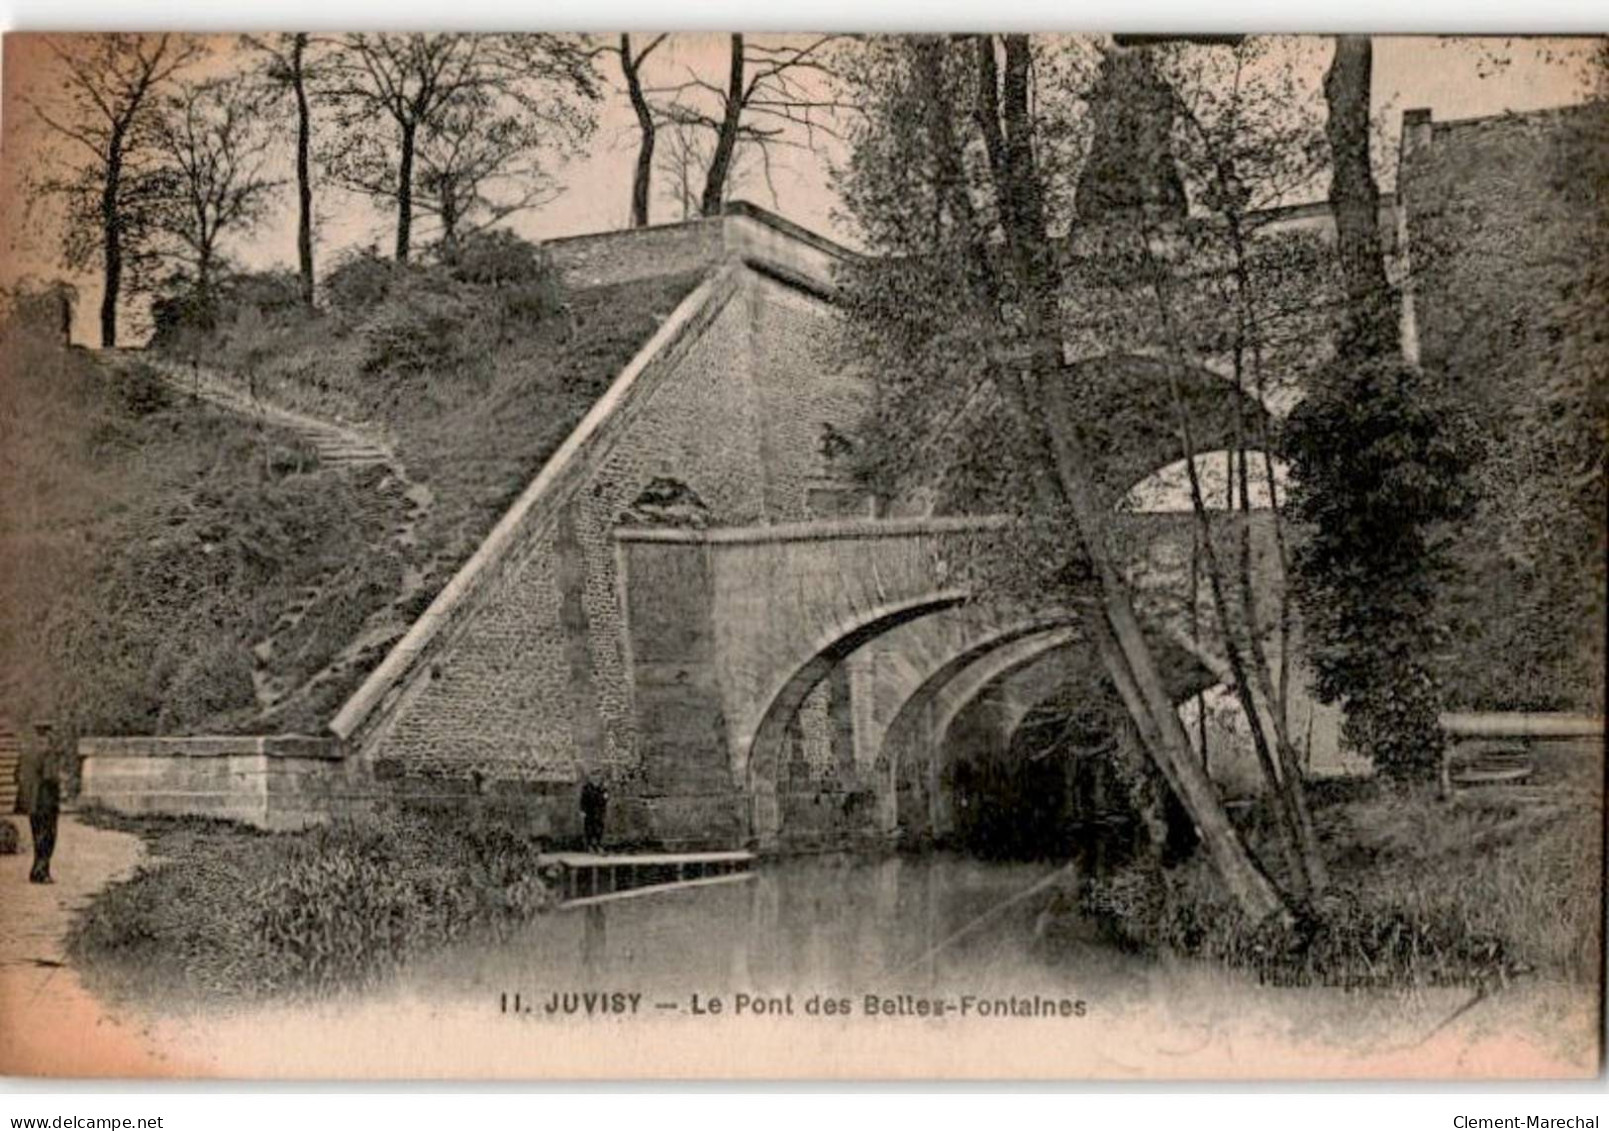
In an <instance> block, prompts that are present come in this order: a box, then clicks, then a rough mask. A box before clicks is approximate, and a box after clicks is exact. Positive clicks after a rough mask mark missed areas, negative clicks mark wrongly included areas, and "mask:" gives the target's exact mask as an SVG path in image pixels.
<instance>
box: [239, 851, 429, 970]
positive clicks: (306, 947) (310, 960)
mask: <svg viewBox="0 0 1609 1131" xmlns="http://www.w3.org/2000/svg"><path fill="white" fill-rule="evenodd" d="M399 863H400V861H398V859H397V853H396V851H395V849H394V846H392V845H391V844H388V843H387V842H386V840H385V839H384V838H383V837H382V836H381V835H380V834H379V833H378V832H377V831H376V830H373V829H364V828H361V827H358V826H354V825H341V826H337V827H335V828H333V829H320V830H318V831H317V832H315V833H314V834H313V835H312V836H310V837H307V838H304V839H299V840H296V841H292V842H291V846H290V849H289V851H288V852H287V853H286V854H285V858H284V859H283V860H282V861H281V863H280V866H279V867H278V868H277V869H276V871H275V873H274V874H273V875H272V876H270V877H268V878H267V879H266V880H265V881H263V882H261V883H259V884H258V885H257V886H255V887H254V888H252V889H251V891H250V892H249V893H247V895H246V905H247V906H248V907H251V908H253V916H254V922H255V926H256V934H257V935H258V936H259V937H260V938H261V939H262V940H263V943H264V946H265V947H266V950H267V955H266V963H265V965H266V969H265V970H264V974H265V975H266V979H267V981H268V982H269V983H270V984H276V985H283V984H286V983H294V984H296V985H297V986H299V987H301V988H305V989H313V990H322V989H332V988H335V987H338V986H342V985H361V984H364V983H366V982H368V981H369V980H370V979H372V978H373V977H374V976H375V975H376V974H378V973H380V972H382V971H384V970H387V969H390V968H391V967H393V966H394V965H396V964H397V963H398V962H400V961H401V960H402V957H403V955H404V954H406V953H407V951H408V950H409V948H410V946H412V945H413V944H415V942H416V941H417V937H418V936H420V935H428V934H429V933H431V929H432V927H433V926H434V924H433V923H432V922H431V921H430V919H429V917H427V916H426V915H425V914H424V908H423V906H422V903H421V900H420V897H419V892H418V891H417V890H416V889H415V888H414V886H413V883H412V881H411V879H410V878H409V876H408V874H407V872H406V870H405V869H403V868H401V867H399V866H398V865H399Z"/></svg>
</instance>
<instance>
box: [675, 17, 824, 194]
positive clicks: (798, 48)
mask: <svg viewBox="0 0 1609 1131" xmlns="http://www.w3.org/2000/svg"><path fill="white" fill-rule="evenodd" d="M841 38H842V37H840V36H832V35H827V36H820V37H817V38H815V39H812V40H809V41H807V42H803V43H787V42H783V43H777V44H770V45H767V44H760V43H755V42H753V41H752V40H747V39H745V37H744V36H742V35H737V34H734V35H733V36H732V37H731V45H730V49H729V51H728V54H727V73H726V77H725V81H724V82H723V83H719V84H718V83H714V82H711V81H710V80H709V79H707V78H705V77H703V76H701V75H698V74H689V75H688V76H687V78H685V79H684V80H683V81H681V82H679V83H674V84H671V85H669V86H665V87H658V88H655V89H654V90H653V91H651V93H653V94H656V95H660V96H663V97H665V98H668V101H663V102H661V103H660V107H659V110H660V115H661V117H662V118H663V119H665V120H668V121H672V122H675V123H677V124H678V125H681V126H685V127H692V128H699V129H703V130H707V131H708V132H709V133H710V134H711V136H712V137H713V139H714V144H713V146H712V148H711V150H710V157H709V163H708V165H707V166H706V168H705V174H704V186H703V189H702V190H701V192H700V193H699V211H700V212H701V213H702V214H703V215H705V216H713V215H715V214H717V213H719V212H720V210H721V205H722V204H723V203H724V202H725V200H726V194H727V190H728V187H729V186H730V184H731V179H732V169H733V165H734V163H735V162H736V159H737V154H738V151H739V148H740V147H741V146H743V145H745V144H747V145H749V146H752V147H754V148H755V149H756V150H757V151H758V152H759V153H760V155H761V159H762V161H764V162H765V163H766V165H767V167H769V162H770V152H771V150H773V149H775V148H782V147H786V148H811V147H814V146H815V145H816V143H817V135H818V134H821V135H825V136H828V137H837V136H839V134H838V129H837V126H836V124H835V122H836V116H837V115H838V114H839V113H840V112H841V111H844V110H848V109H851V108H852V107H851V105H850V104H849V103H847V102H843V101H840V100H839V99H838V98H837V97H836V96H835V95H834V93H833V90H832V85H833V78H834V76H833V70H832V68H831V66H830V65H829V63H828V58H827V56H828V52H829V51H830V49H831V47H832V45H833V44H834V43H836V42H837V41H838V40H839V39H841Z"/></svg>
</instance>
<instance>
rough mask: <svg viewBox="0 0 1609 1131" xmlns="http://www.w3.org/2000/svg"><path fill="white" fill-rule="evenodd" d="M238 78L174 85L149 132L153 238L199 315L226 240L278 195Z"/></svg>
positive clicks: (262, 137)
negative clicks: (177, 268)
mask: <svg viewBox="0 0 1609 1131" xmlns="http://www.w3.org/2000/svg"><path fill="white" fill-rule="evenodd" d="M258 120H259V119H258V117H257V115H256V113H255V107H254V106H253V104H252V101H251V98H250V96H249V93H248V90H247V88H246V85H245V83H244V82H243V81H242V80H241V79H238V78H221V79H212V80H209V81H206V82H200V83H189V82H180V83H179V84H178V85H177V89H176V90H175V91H174V93H173V94H171V95H169V96H168V97H167V98H165V99H164V100H163V102H162V116H161V117H160V118H159V119H158V120H157V121H156V123H155V125H154V128H153V129H154V144H155V147H156V149H157V151H158V155H159V156H158V161H159V164H158V166H157V174H156V176H157V184H158V186H159V187H158V188H157V190H156V200H157V208H156V212H155V216H154V221H153V222H154V224H155V227H156V230H157V231H158V232H159V233H160V234H161V236H162V237H165V239H164V242H165V243H166V244H167V246H166V247H163V248H162V249H161V250H160V254H162V255H164V256H166V257H168V258H171V259H175V260H177V261H178V262H179V263H180V264H181V265H182V266H183V267H184V269H185V270H186V271H187V272H188V273H189V274H190V275H191V277H192V281H193V283H194V287H195V296H196V299H197V301H198V302H199V304H200V305H201V308H202V309H203V311H208V310H210V309H211V304H212V299H213V287H214V283H215V282H216V274H217V270H218V266H219V259H220V251H219V241H220V240H221V239H222V238H223V236H224V235H225V234H226V233H229V232H234V233H245V232H249V231H250V230H251V229H252V228H253V227H254V226H255V225H256V224H257V223H258V222H259V221H260V220H261V219H262V216H263V212H264V209H265V208H266V206H267V204H268V202H269V199H270V198H271V196H272V194H273V192H274V190H275V189H276V188H278V187H279V183H280V182H278V181H276V180H273V179H271V178H270V177H268V175H267V173H266V171H265V169H266V164H267V160H268V147H269V138H268V136H267V134H265V133H264V132H263V131H262V130H261V129H259V128H257V122H258Z"/></svg>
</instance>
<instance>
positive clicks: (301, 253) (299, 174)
mask: <svg viewBox="0 0 1609 1131" xmlns="http://www.w3.org/2000/svg"><path fill="white" fill-rule="evenodd" d="M306 49H307V33H306V32H298V33H297V35H296V38H295V40H294V41H293V42H292V45H291V89H292V90H293V91H294V92H295V95H296V205H297V216H296V256H297V260H298V262H299V264H300V268H301V277H302V278H301V281H302V303H303V305H305V306H307V307H309V308H311V307H312V305H313V177H312V172H311V170H310V168H309V150H311V148H312V142H313V119H312V112H311V110H310V109H309V108H308V104H307V75H306V72H305V71H304V70H303V65H302V55H303V52H304V51H306Z"/></svg>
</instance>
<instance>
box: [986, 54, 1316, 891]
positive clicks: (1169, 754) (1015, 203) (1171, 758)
mask: <svg viewBox="0 0 1609 1131" xmlns="http://www.w3.org/2000/svg"><path fill="white" fill-rule="evenodd" d="M1004 42H1005V71H1004V83H1003V86H1002V87H1001V88H998V89H999V91H1000V94H1001V95H1003V98H1002V105H1001V116H1000V118H995V116H994V114H993V113H982V114H980V122H981V124H983V125H984V127H985V140H986V145H987V148H988V151H989V156H990V165H991V168H992V169H993V170H994V172H995V179H996V196H997V198H998V199H999V200H1000V211H1001V214H1002V217H1003V219H1004V220H1005V226H1006V240H1007V244H1008V246H1009V248H1010V252H1011V256H1012V259H1013V261H1014V264H1015V267H1016V271H1017V273H1018V277H1019V280H1020V282H1021V284H1022V293H1023V296H1024V301H1023V314H1024V317H1025V322H1026V326H1025V330H1026V336H1027V339H1028V342H1029V343H1030V346H1031V349H1032V358H1033V361H1032V366H1033V371H1034V378H1035V380H1034V382H1033V384H1034V386H1035V387H1036V388H1037V390H1038V394H1039V395H1038V398H1037V399H1038V400H1039V401H1040V403H1039V404H1037V405H1036V404H1033V403H1032V401H1033V400H1034V399H1035V398H1033V397H1032V396H1031V392H1032V391H1031V390H1029V393H1030V397H1029V403H1028V404H1027V405H1026V406H1025V407H1026V408H1027V410H1028V416H1029V418H1030V419H1039V420H1041V421H1043V422H1044V427H1045V429H1046V432H1047V433H1048V436H1049V439H1050V446H1051V455H1052V456H1053V458H1054V467H1055V472H1056V480H1057V483H1058V485H1059V487H1060V491H1061V494H1062V496H1063V498H1064V499H1065V501H1066V503H1067V505H1068V507H1069V509H1070V510H1071V511H1072V514H1073V519H1074V521H1075V522H1076V523H1077V525H1078V529H1079V534H1080V536H1081V538H1082V540H1083V543H1084V547H1085V552H1086V553H1087V554H1088V556H1089V559H1090V562H1091V564H1092V565H1093V566H1094V569H1095V573H1096V576H1097V579H1098V581H1099V584H1100V589H1101V605H1102V613H1103V614H1104V615H1097V616H1094V617H1091V618H1090V619H1091V621H1092V627H1093V628H1094V630H1095V632H1096V638H1097V642H1098V643H1099V644H1100V645H1101V654H1102V658H1103V660H1105V661H1106V663H1107V665H1108V672H1109V674H1110V675H1111V676H1112V680H1113V682H1114V683H1115V684H1116V685H1117V688H1118V692H1119V694H1120V695H1121V696H1122V698H1123V700H1124V703H1125V705H1126V706H1127V707H1128V709H1129V712H1130V714H1131V715H1132V716H1133V718H1134V721H1135V724H1136V726H1137V727H1138V728H1139V730H1140V733H1141V736H1142V737H1143V738H1144V739H1145V741H1146V746H1147V748H1148V750H1150V752H1151V755H1152V757H1153V759H1154V760H1155V761H1156V763H1157V765H1158V767H1159V768H1160V769H1161V771H1162V773H1163V776H1164V777H1165V778H1166V779H1167V780H1168V783H1169V784H1170V785H1171V786H1172V787H1173V788H1174V790H1175V792H1176V793H1177V794H1178V797H1179V800H1180V801H1181V802H1182V803H1183V804H1184V805H1185V807H1186V808H1187V809H1188V810H1189V812H1190V816H1191V818H1192V819H1193V820H1194V821H1195V824H1196V828H1197V830H1198V831H1199V832H1200V834H1201V838H1202V841H1203V843H1204V844H1205V846H1206V848H1207V852H1208V854H1209V855H1210V856H1211V858H1212V861H1213V864H1214V866H1215V867H1216V868H1217V870H1218V873H1219V875H1220V876H1221V877H1222V879H1223V881H1224V884H1225V886H1226V887H1227V888H1228V889H1229V891H1230V894H1231V895H1232V896H1233V897H1234V899H1235V900H1236V902H1237V903H1238V904H1239V905H1240V907H1241V909H1242V910H1243V911H1244V912H1245V913H1246V915H1247V916H1248V917H1249V918H1250V919H1252V920H1253V921H1254V922H1261V921H1263V920H1265V919H1269V918H1272V917H1286V918H1288V914H1289V913H1288V910H1287V909H1286V907H1285V905H1284V902H1283V901H1282V900H1281V898H1280V896H1279V894H1278V892H1277V891H1275V889H1274V886H1273V884H1272V883H1270V882H1269V880H1268V877H1267V876H1265V875H1263V874H1262V872H1261V871H1260V870H1259V869H1258V868H1257V866H1256V864H1255V863H1254V862H1253V861H1252V859H1251V856H1250V854H1249V853H1247V851H1246V848H1245V845H1244V844H1243V843H1242V841H1241V839H1240V837H1239V834H1238V833H1237V832H1236V831H1235V829H1234V827H1233V826H1232V825H1231V824H1230V822H1229V817H1228V814H1227V813H1226V812H1225V811H1224V808H1223V804H1222V802H1221V801H1220V799H1219V797H1218V794H1217V790H1216V789H1215V788H1214V787H1213V785H1212V782H1211V781H1209V780H1208V779H1207V777H1206V774H1205V773H1204V772H1203V771H1202V768H1201V767H1200V766H1199V765H1198V764H1197V763H1196V760H1195V756H1194V751H1193V749H1192V748H1191V746H1190V738H1189V735H1187V734H1186V733H1185V730H1184V724H1183V723H1182V722H1181V721H1180V720H1179V716H1178V712H1177V711H1176V710H1175V708H1174V704H1173V701H1172V700H1171V699H1170V698H1169V697H1168V694H1167V689H1166V687H1165V686H1164V684H1163V682H1162V677H1161V673H1160V672H1159V671H1158V669H1157V666H1156V661H1155V659H1154V657H1153V656H1152V655H1151V650H1150V646H1149V645H1148V644H1147V642H1146V640H1145V637H1144V635H1143V634H1142V632H1141V630H1140V624H1139V619H1138V618H1137V617H1136V616H1135V613H1134V607H1133V604H1132V601H1131V600H1130V597H1129V593H1128V589H1127V586H1126V584H1125V582H1124V580H1123V578H1122V576H1121V574H1120V572H1119V571H1118V569H1117V566H1116V564H1115V563H1114V561H1113V558H1112V554H1111V551H1110V548H1109V546H1108V544H1107V532H1106V522H1105V515H1104V513H1103V512H1102V510H1101V507H1100V505H1099V503H1098V501H1097V495H1096V492H1095V489H1094V486H1093V483H1092V481H1091V479H1090V477H1089V471H1088V468H1089V466H1090V464H1089V460H1088V458H1087V456H1086V454H1085V453H1084V451H1083V450H1082V445H1081V443H1080V441H1079V439H1078V437H1077V436H1076V435H1075V434H1074V432H1073V431H1072V430H1071V429H1070V428H1069V427H1068V424H1069V422H1071V421H1073V420H1075V419H1076V415H1075V412H1074V406H1072V405H1071V404H1070V403H1069V401H1068V396H1067V389H1066V387H1065V382H1064V380H1063V378H1062V374H1061V354H1062V334H1061V310H1060V297H1061V270H1060V267H1059V265H1058V264H1057V263H1056V261H1055V259H1054V257H1053V254H1052V248H1051V244H1050V241H1049V240H1048V239H1047V238H1046V233H1045V224H1044V203H1043V200H1042V198H1041V188H1040V185H1039V181H1038V173H1037V169H1036V168H1035V162H1034V152H1033V144H1032V129H1033V126H1032V118H1031V114H1030V111H1029V105H1028V102H1029V76H1030V74H1031V62H1032V60H1031V53H1030V50H1029V44H1028V39H1027V37H1026V36H1023V35H1009V36H1005V37H1004ZM979 47H980V50H979V56H978V57H979V64H980V80H981V81H982V82H983V83H984V84H985V85H986V86H987V87H988V89H986V90H984V91H981V92H980V97H981V98H983V99H986V100H987V101H988V102H989V103H994V102H995V99H996V88H995V87H994V86H993V82H994V74H995V67H994V49H993V44H992V42H991V41H990V40H989V39H987V38H984V39H981V40H980V41H979ZM986 109H987V108H986V107H983V106H981V104H980V111H981V110H986ZM983 119H989V120H987V121H984V120H983ZM1001 119H1003V121H1004V125H1005V128H1004V131H1003V134H1002V132H1001V130H1000V120H1001Z"/></svg>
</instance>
